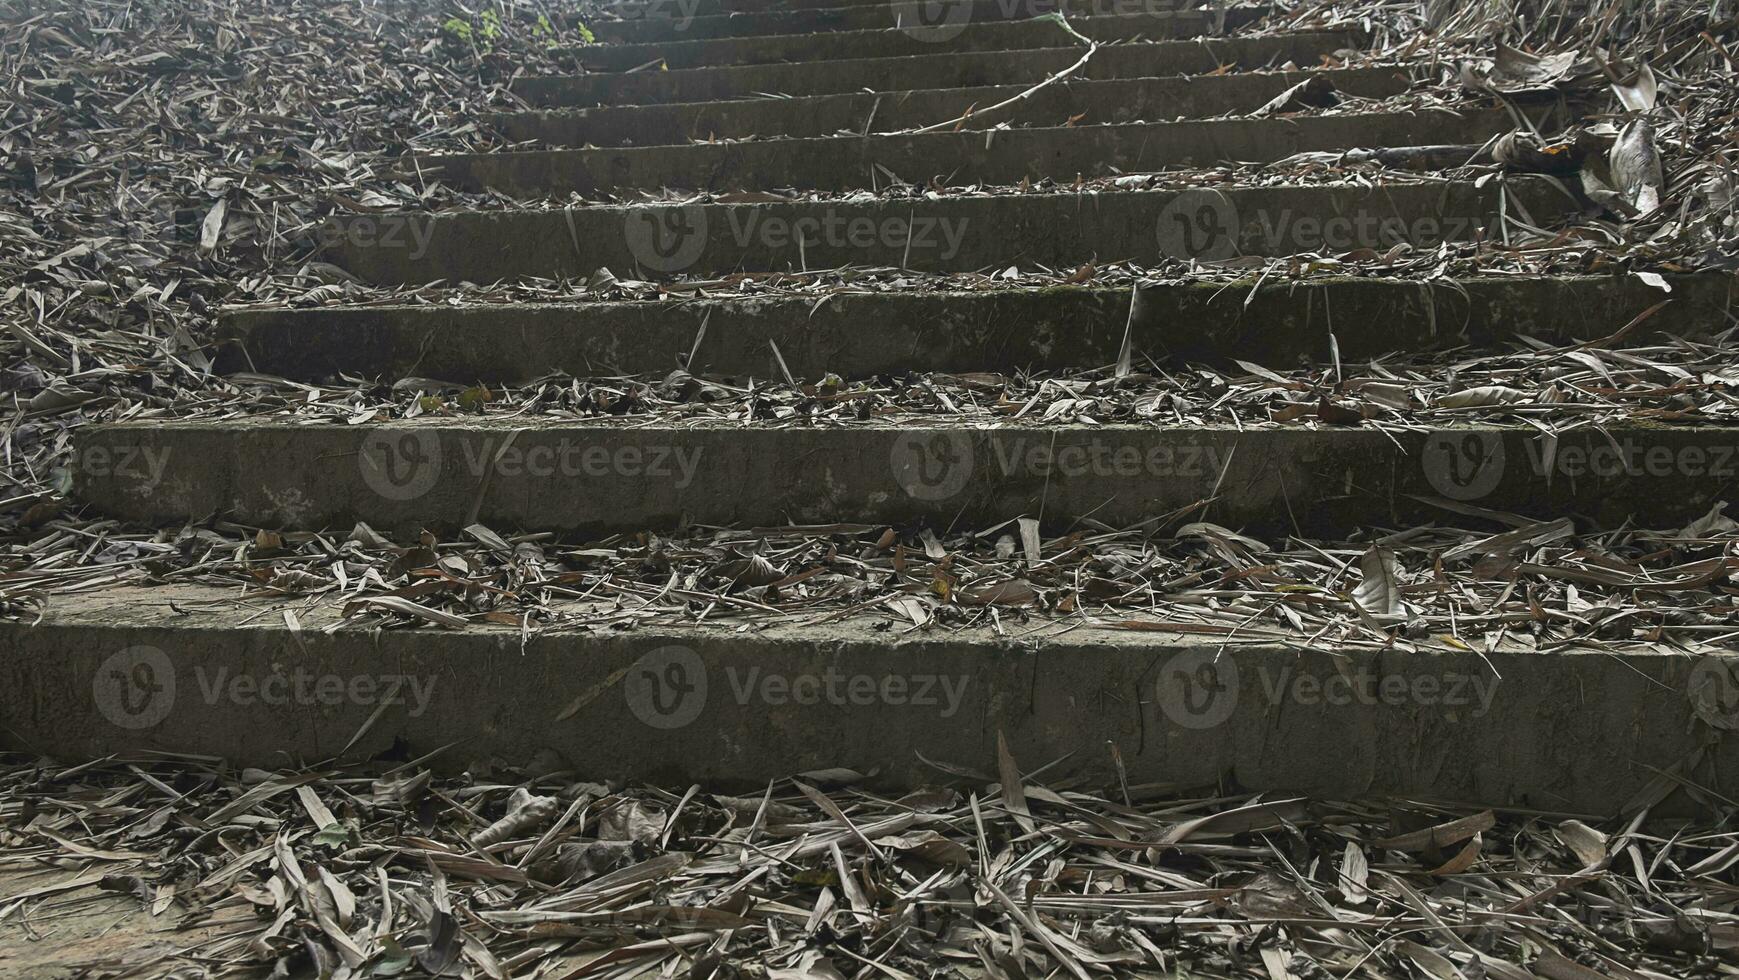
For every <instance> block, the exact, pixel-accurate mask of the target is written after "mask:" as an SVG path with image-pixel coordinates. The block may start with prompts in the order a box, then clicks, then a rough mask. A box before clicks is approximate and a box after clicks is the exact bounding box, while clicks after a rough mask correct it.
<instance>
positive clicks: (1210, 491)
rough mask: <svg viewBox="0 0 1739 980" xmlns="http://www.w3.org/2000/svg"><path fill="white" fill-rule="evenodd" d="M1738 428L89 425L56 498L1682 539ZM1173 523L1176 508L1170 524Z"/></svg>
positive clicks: (312, 521) (602, 518) (541, 420)
mask: <svg viewBox="0 0 1739 980" xmlns="http://www.w3.org/2000/svg"><path fill="white" fill-rule="evenodd" d="M1736 474H1739V430H1736V429H1734V428H1732V427H1718V426H1684V427H1673V428H1667V427H1663V426H1661V425H1658V424H1653V423H1614V424H1610V425H1605V426H1600V427H1594V426H1581V427H1576V428H1570V427H1560V429H1559V431H1558V432H1557V433H1556V435H1555V437H1554V436H1552V435H1550V434H1547V433H1543V432H1542V431H1541V430H1540V429H1537V428H1535V427H1533V426H1530V425H1519V424H1518V425H1489V424H1478V425H1474V424H1464V425H1450V424H1414V425H1410V426H1408V427H1405V428H1403V427H1401V426H1399V425H1396V426H1391V427H1387V428H1386V429H1379V428H1377V427H1374V426H1362V427H1357V428H1333V429H1312V428H1306V427H1304V426H1303V425H1285V426H1280V425H1275V426H1271V427H1263V428H1250V427H1248V426H1246V427H1244V428H1243V429H1238V428H1233V427H1231V426H1219V425H1214V426H1177V425H1167V424H1153V425H1103V426H1088V425H1078V424H1075V425H1040V424H1031V423H1029V424H1018V423H1005V424H1003V425H1000V426H996V427H991V428H971V427H967V426H964V425H962V424H959V423H952V424H950V423H949V422H948V421H947V420H946V419H939V418H936V417H933V416H932V417H919V416H913V417H911V418H905V419H892V418H883V419H876V420H872V421H869V422H865V423H861V424H853V425H839V424H838V423H836V422H835V423H827V424H825V425H822V424H816V423H807V422H803V421H799V420H787V421H785V422H781V423H776V424H774V423H769V424H759V423H756V424H745V423H740V422H722V421H717V420H713V419H701V418H695V417H693V416H691V415H683V416H681V417H680V418H679V419H678V420H677V421H673V422H667V421H658V420H656V419H655V418H654V419H644V418H632V417H628V418H621V419H614V418H606V419H601V420H570V419H563V418H556V417H549V416H542V417H530V416H521V417H513V416H507V415H501V416H481V417H467V418H429V417H424V418H420V419H416V420H412V421H405V422H393V423H386V424H381V423H368V424H358V425H349V424H344V423H342V422H338V423H334V422H327V421H319V422H311V421H295V420H290V419H286V418H283V417H276V418H257V419H253V418H235V419H225V420H222V421H175V420H168V419H152V420H147V421H136V422H126V423H117V424H105V425H97V426H93V427H90V428H85V429H80V430H78V432H77V433H76V435H75V440H74V458H73V464H72V479H73V489H74V493H75V495H76V497H77V499H78V500H80V501H81V502H83V503H85V504H88V505H89V506H90V507H91V509H92V510H93V511H95V512H97V513H100V514H104V515H107V516H110V517H114V518H118V519H121V520H126V521H134V522H142V523H150V524H153V525H157V526H167V525H173V524H179V523H181V522H183V521H187V520H202V519H205V518H207V517H209V516H212V515H220V516H223V517H227V518H230V519H233V520H235V521H238V522H240V523H243V524H247V525H260V526H266V527H280V528H289V529H300V530H323V529H324V530H337V531H342V530H348V529H349V528H350V527H352V526H353V525H354V524H355V523H356V522H357V521H366V522H368V523H369V524H370V525H373V526H374V527H377V528H380V529H382V530H383V531H388V532H389V533H395V534H398V533H410V534H415V533H416V532H417V531H418V530H419V529H420V528H423V527H429V528H436V529H442V530H456V529H458V528H461V527H464V526H466V525H468V524H471V523H473V522H475V521H479V520H480V521H482V522H483V523H485V524H487V525H489V526H491V527H495V528H502V529H510V528H534V529H538V530H551V531H565V532H572V533H577V534H583V535H597V534H604V533H610V532H639V531H643V530H657V531H660V532H664V531H669V530H671V529H679V528H684V527H688V526H690V525H696V524H699V525H712V526H744V527H772V526H778V525H783V524H787V523H793V522H794V523H798V524H827V523H832V522H836V521H851V522H863V523H878V524H900V525H911V524H915V523H919V522H923V523H927V524H929V525H931V526H934V527H955V526H961V527H967V526H981V527H987V526H990V525H993V524H996V523H998V522H1001V521H1006V520H1010V519H1012V518H1015V517H1017V516H1021V515H1030V516H1034V517H1039V518H1040V519H1041V520H1042V521H1043V522H1044V524H1045V526H1046V527H1047V528H1051V529H1053V530H1060V529H1066V528H1070V527H1073V526H1075V525H1076V524H1077V522H1079V521H1082V520H1086V519H1091V520H1094V521H1097V522H1101V523H1102V524H1103V525H1108V526H1110V527H1114V528H1127V527H1133V526H1136V525H1141V524H1143V523H1144V522H1150V521H1152V522H1158V523H1165V522H1167V521H1171V520H1179V521H1181V520H1202V519H1205V520H1210V521H1213V522H1215V523H1218V524H1223V525H1226V526H1228V527H1232V528H1242V529H1245V530H1248V531H1251V532H1252V533H1258V534H1273V533H1293V534H1299V535H1303V536H1311V537H1341V536H1345V535H1349V534H1352V533H1353V532H1354V531H1356V530H1357V529H1359V528H1363V527H1368V526H1372V525H1376V526H1382V527H1391V528H1396V527H1399V528H1405V527H1414V526H1417V525H1419V524H1422V523H1426V522H1430V521H1434V520H1440V519H1442V518H1443V516H1444V511H1442V510H1441V509H1439V508H1438V507H1437V506H1435V505H1434V504H1432V503H1430V502H1428V498H1429V499H1441V498H1450V499H1454V500H1459V501H1464V502H1467V503H1473V504H1477V505H1478V506H1481V507H1486V508H1491V509H1495V510H1499V511H1509V512H1514V513H1519V514H1524V515H1528V516H1532V517H1537V518H1557V517H1562V516H1565V515H1584V516H1587V517H1589V518H1591V519H1593V520H1595V521H1596V522H1597V524H1598V525H1599V526H1602V527H1619V526H1621V525H1623V524H1625V523H1626V522H1631V521H1633V522H1635V523H1636V524H1638V525H1640V526H1643V527H1651V528H1662V527H1682V526H1683V525H1685V524H1686V523H1688V522H1690V521H1692V520H1694V519H1696V518H1698V517H1701V516H1703V515H1704V514H1706V513H1708V512H1709V509H1710V507H1711V505H1712V504H1713V503H1715V502H1716V501H1718V500H1722V499H1725V497H1726V495H1728V494H1729V493H1730V492H1731V489H1732V486H1733V481H1734V479H1735V475H1736ZM1180 515H1181V516H1180Z"/></svg>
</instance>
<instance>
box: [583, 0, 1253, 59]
mask: <svg viewBox="0 0 1739 980" xmlns="http://www.w3.org/2000/svg"><path fill="white" fill-rule="evenodd" d="M1265 13H1266V10H1265V9H1264V8H1251V7H1235V8H1230V9H1226V10H1223V11H1198V10H1185V11H1162V12H1157V13H1151V14H1125V15H1120V16H1108V17H1087V18H1082V19H1081V20H1080V21H1078V22H1076V23H1074V24H1071V25H1070V26H1071V27H1072V28H1073V29H1074V30H1075V31H1076V32H1077V33H1079V34H1081V35H1082V36H1084V37H1087V38H1091V39H1092V40H1095V41H1100V42H1105V41H1128V40H1133V39H1135V38H1145V39H1148V40H1162V39H1171V38H1189V37H1200V36H1203V35H1208V36H1213V35H1218V34H1223V33H1224V32H1225V31H1227V30H1233V29H1236V28H1238V27H1240V26H1243V25H1245V24H1248V23H1250V22H1252V21H1254V20H1257V19H1258V18H1260V17H1261V16H1263V15H1264V14H1265ZM1070 43H1071V38H1070V35H1069V32H1068V31H1066V30H1064V29H1063V27H1062V25H1060V24H1058V23H1056V22H1055V21H1051V20H1025V21H1004V22H1001V23H975V24H967V25H965V26H964V27H954V26H948V25H944V26H940V27H913V28H900V29H895V28H894V27H893V26H892V25H891V24H890V25H887V26H886V27H883V28H880V29H877V30H869V31H838V32H835V33H830V34H780V35H773V36H762V37H725V38H717V39H712V40H694V41H686V40H684V41H664V42H659V43H656V44H588V45H585V46H583V47H578V48H570V49H568V51H567V54H569V55H570V56H571V57H573V58H574V60H576V61H578V62H579V63H580V64H581V65H582V66H583V67H585V68H586V69H587V70H588V71H601V72H616V71H628V70H630V69H634V68H640V67H642V66H644V65H646V64H648V63H655V62H656V63H662V64H663V65H665V66H667V67H669V68H672V69H678V68H704V67H708V66H724V65H767V64H774V63H777V62H782V61H808V62H822V61H831V60H834V59H845V58H851V59H857V58H902V57H906V56H908V55H929V54H935V53H937V52H947V53H954V52H966V51H1012V50H1019V49H1024V48H1051V47H1066V46H1067V45H1069V44H1070ZM1080 50H1081V51H1082V52H1083V53H1085V51H1086V48H1085V46H1083V47H1082V48H1081V49H1080ZM1077 57H1079V56H1078V55H1077Z"/></svg>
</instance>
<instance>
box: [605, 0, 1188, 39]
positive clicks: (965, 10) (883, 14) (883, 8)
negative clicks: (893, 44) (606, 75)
mask: <svg viewBox="0 0 1739 980" xmlns="http://www.w3.org/2000/svg"><path fill="white" fill-rule="evenodd" d="M1193 6H1197V5H1196V4H1194V3H1182V4H1180V3H1178V2H1176V0H1062V2H1059V0H957V2H950V3H933V2H929V0H924V2H918V3H912V2H901V3H861V2H860V3H859V4H858V5H854V6H841V7H830V8H824V9H814V10H772V11H766V12H762V13H736V14H721V13H716V12H709V10H716V8H711V7H710V5H703V4H701V3H700V2H699V0H656V3H655V4H653V5H651V7H650V9H648V10H647V12H646V16H644V17H640V18H637V19H634V20H624V21H612V22H606V23H601V24H597V25H594V26H593V27H592V32H593V34H594V35H596V37H597V38H598V40H600V41H607V42H611V43H616V44H649V43H656V42H660V41H686V40H701V39H711V38H729V37H757V36H762V35H777V34H821V33H828V32H833V31H873V30H882V29H885V28H890V27H910V28H921V27H928V26H936V27H940V26H954V25H960V26H964V25H967V24H987V23H1000V22H1003V21H1015V20H1027V19H1030V18H1033V17H1043V16H1046V15H1047V14H1050V13H1052V12H1060V13H1062V14H1063V15H1064V16H1066V17H1067V18H1068V19H1069V22H1070V23H1071V24H1077V23H1079V21H1080V19H1082V18H1087V17H1105V16H1128V15H1131V14H1151V13H1160V12H1170V11H1176V10H1180V9H1184V8H1186V7H1193Z"/></svg>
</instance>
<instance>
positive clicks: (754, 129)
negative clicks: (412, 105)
mask: <svg viewBox="0 0 1739 980" xmlns="http://www.w3.org/2000/svg"><path fill="white" fill-rule="evenodd" d="M1315 75H1321V76H1322V77H1325V78H1327V79H1328V80H1329V81H1330V82H1331V83H1332V84H1333V85H1334V87H1335V89H1336V91H1339V92H1342V93H1345V94H1348V95H1355V96H1359V97H1362V98H1367V99H1383V98H1388V97H1390V96H1393V95H1399V94H1400V93H1402V92H1405V91H1406V90H1407V89H1408V87H1409V86H1410V80H1409V79H1408V77H1407V74H1406V72H1405V71H1404V70H1402V69H1400V68H1355V69H1345V70H1340V71H1323V72H1311V73H1306V72H1248V73H1243V74H1233V75H1207V76H1187V75H1186V76H1174V77H1171V78H1128V79H1109V80H1105V81H1097V82H1087V81H1070V82H1058V83H1056V84H1055V85H1049V86H1046V87H1045V88H1042V89H1040V90H1039V91H1038V92H1037V93H1035V94H1034V95H1031V96H1029V97H1027V98H1026V99H1023V100H1021V101H1020V102H1018V103H1016V104H1015V105H1013V106H1011V107H1009V108H1008V109H1004V110H1000V111H998V112H995V113H990V114H984V112H983V110H986V109H989V108H990V107H992V106H995V105H998V104H1000V103H1002V102H1003V101H1005V100H1008V99H1012V98H1014V97H1015V96H1018V95H1020V93H1021V92H1023V91H1026V90H1027V89H1028V88H1030V87H1031V86H1029V85H990V86H980V87H978V88H955V89H923V90H919V91H910V92H888V93H883V94H875V93H870V92H864V93H854V94H841V95H817V96H809V97H805V98H795V99H738V100H733V101H728V102H675V103H665V104H662V105H638V106H617V107H608V108H605V107H599V108H593V109H546V110H532V111H526V112H503V113H494V114H491V115H486V116H484V117H483V121H484V122H485V123H487V124H488V125H490V126H491V127H493V128H495V129H496V130H499V131H500V132H501V133H502V134H503V135H505V136H506V137H507V138H508V139H511V140H514V141H536V142H539V143H542V144H544V145H546V146H586V145H588V144H589V145H592V146H671V145H682V144H686V143H690V142H694V141H707V140H714V139H725V138H737V139H740V138H744V137H751V136H762V137H771V136H788V137H813V136H831V135H836V134H838V133H841V132H851V133H858V134H868V133H885V132H896V131H899V130H903V129H918V128H921V127H924V126H931V125H935V124H936V123H939V122H944V121H946V120H950V119H957V118H959V117H960V116H961V115H963V114H965V113H967V112H968V111H974V112H976V113H978V114H977V115H974V116H972V117H969V118H968V119H967V120H966V121H965V122H964V123H963V124H961V126H960V128H962V129H984V128H987V127H992V126H998V125H1001V124H1003V123H1009V124H1013V125H1037V126H1060V125H1063V124H1065V123H1068V122H1069V121H1070V120H1075V121H1076V122H1077V123H1080V124H1086V125H1099V124H1102V123H1131V122H1142V121H1151V120H1165V119H1189V118H1200V117H1204V116H1218V115H1222V114H1225V113H1241V112H1250V111H1252V110H1255V109H1258V108H1260V107H1262V106H1263V105H1266V104H1267V103H1268V102H1269V101H1270V100H1271V99H1273V98H1274V97H1275V96H1277V95H1279V94H1281V93H1282V92H1285V91H1286V90H1287V89H1289V88H1292V87H1293V86H1295V85H1297V84H1299V83H1300V82H1303V81H1305V80H1306V79H1308V78H1311V77H1313V76H1315Z"/></svg>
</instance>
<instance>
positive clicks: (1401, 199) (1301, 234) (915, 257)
mask: <svg viewBox="0 0 1739 980" xmlns="http://www.w3.org/2000/svg"><path fill="white" fill-rule="evenodd" d="M1504 195H1507V207H1508V209H1509V213H1511V214H1516V213H1518V209H1519V210H1522V211H1525V212H1526V213H1527V214H1528V215H1529V216H1531V218H1532V220H1533V222H1535V223H1539V224H1542V225H1547V226H1549V225H1551V224H1553V223H1555V222H1556V221H1558V220H1559V219H1560V218H1562V217H1563V216H1564V215H1565V214H1568V213H1570V212H1572V211H1574V210H1575V208H1576V205H1575V202H1573V201H1572V200H1571V199H1570V198H1569V197H1568V196H1567V195H1566V194H1565V193H1564V192H1563V191H1562V190H1561V189H1559V188H1558V187H1556V186H1553V185H1550V184H1547V183H1545V182H1543V181H1534V180H1520V181H1512V182H1510V183H1509V184H1507V185H1497V184H1491V185H1488V186H1486V187H1484V188H1477V187H1474V186H1473V185H1472V184H1450V185H1433V184H1420V185H1395V186H1382V187H1375V188H1363V187H1326V186H1325V187H1264V188H1240V189H1228V190H1225V191H1223V192H1222V191H1217V190H1212V191H1210V190H1190V191H1182V192H1179V191H1142V192H1128V193H1106V194H1088V195H1080V194H1035V195H1024V196H1004V197H963V198H948V199H944V200H940V201H926V200H920V201H891V202H874V203H868V204H847V203H831V202H818V203H803V204H760V205H750V204H741V205H707V206H703V205H698V204H697V205H686V206H677V205H658V206H650V205H649V206H642V207H627V208H619V207H610V208H605V207H584V208H573V209H569V210H566V211H501V212H475V213H453V214H436V215H430V214H401V215H395V214H385V215H349V216H344V217H340V218H334V219H333V220H332V221H330V222H329V223H328V224H327V225H325V226H324V227H323V228H321V229H320V231H319V233H320V235H321V236H322V237H323V239H324V244H325V245H326V246H327V248H326V254H327V256H328V257H329V258H330V259H331V260H332V261H335V262H337V263H338V264H339V265H341V266H343V267H345V268H347V269H349V270H351V271H352V272H354V273H355V274H356V275H358V276H360V277H362V278H363V279H366V280H370V281H373V282H381V283H426V282H431V281H433V280H435V279H437V278H446V279H453V280H459V279H463V280H470V281H472V282H492V281H496V280H500V279H507V278H517V277H519V276H524V275H535V276H551V277H555V276H566V277H578V278H586V277H589V276H591V275H592V274H593V273H594V272H596V270H597V269H599V268H600V267H607V268H610V269H612V270H615V271H616V272H617V273H618V274H623V273H632V274H633V275H634V276H635V278H647V277H656V276H658V275H661V274H686V275H718V274H724V273H729V272H736V271H746V272H764V271H787V270H802V269H828V268H838V267H842V266H871V267H876V266H879V267H891V268H906V269H911V270H915V271H926V272H946V271H973V270H979V269H985V268H1000V267H1003V266H1008V265H1017V266H1022V267H1026V268H1032V267H1034V266H1041V265H1042V266H1046V267H1049V268H1064V267H1068V268H1073V267H1075V266H1078V265H1080V264H1082V263H1084V262H1087V261H1089V260H1099V261H1114V260H1123V259H1129V260H1135V261H1140V262H1144V263H1153V262H1156V261H1159V260H1161V259H1163V258H1178V259H1204V260H1214V259H1226V258H1231V257H1234V256H1236V255H1238V254H1246V255H1268V256H1281V255H1293V254H1297V253H1301V252H1322V253H1328V254H1338V253H1344V252H1347V251H1350V250H1353V249H1358V248H1377V249H1387V248H1390V247H1392V246H1394V245H1395V244H1397V243H1403V242H1410V243H1414V244H1417V245H1422V246H1431V247H1435V245H1436V244H1437V243H1440V242H1442V241H1470V240H1474V239H1476V238H1479V237H1492V236H1495V235H1496V234H1497V224H1498V217H1497V216H1498V214H1499V209H1500V203H1501V202H1503V201H1504V200H1505V197H1504ZM1325 216H1333V217H1325Z"/></svg>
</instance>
